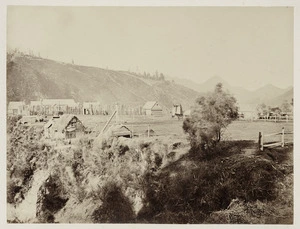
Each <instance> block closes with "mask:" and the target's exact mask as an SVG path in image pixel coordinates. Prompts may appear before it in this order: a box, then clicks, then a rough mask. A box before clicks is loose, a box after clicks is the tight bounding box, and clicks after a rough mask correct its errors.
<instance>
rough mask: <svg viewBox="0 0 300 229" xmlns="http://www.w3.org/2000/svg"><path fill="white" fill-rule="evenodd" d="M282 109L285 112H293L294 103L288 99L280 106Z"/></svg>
mask: <svg viewBox="0 0 300 229" xmlns="http://www.w3.org/2000/svg"><path fill="white" fill-rule="evenodd" d="M280 109H281V110H282V111H283V112H291V111H292V109H293V108H292V105H291V104H290V103H289V102H288V101H287V100H285V101H284V102H283V103H282V104H281V106H280Z"/></svg>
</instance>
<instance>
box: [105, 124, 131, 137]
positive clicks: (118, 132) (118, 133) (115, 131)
mask: <svg viewBox="0 0 300 229" xmlns="http://www.w3.org/2000/svg"><path fill="white" fill-rule="evenodd" d="M108 132H110V133H111V136H113V137H125V138H131V137H132V131H131V130H130V129H129V128H128V127H127V126H125V125H113V126H111V127H110V128H109V129H108Z"/></svg>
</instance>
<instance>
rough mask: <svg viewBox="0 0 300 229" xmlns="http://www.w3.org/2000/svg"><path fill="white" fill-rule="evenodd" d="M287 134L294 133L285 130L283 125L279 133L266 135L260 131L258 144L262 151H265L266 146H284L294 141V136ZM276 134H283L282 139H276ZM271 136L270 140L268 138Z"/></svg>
mask: <svg viewBox="0 0 300 229" xmlns="http://www.w3.org/2000/svg"><path fill="white" fill-rule="evenodd" d="M287 135H290V136H291V135H293V132H285V130H284V127H282V130H281V132H279V133H272V134H266V135H264V133H263V132H259V133H258V145H259V149H260V151H263V150H264V148H273V147H278V146H281V147H284V146H285V145H287V144H291V143H293V138H292V139H290V138H287ZM274 136H275V137H276V136H281V137H280V140H277V141H276V140H274ZM270 137H272V138H273V139H272V141H270ZM267 138H269V141H267V140H266V139H267Z"/></svg>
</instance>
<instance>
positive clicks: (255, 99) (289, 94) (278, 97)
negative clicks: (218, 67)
mask: <svg viewBox="0 0 300 229" xmlns="http://www.w3.org/2000/svg"><path fill="white" fill-rule="evenodd" d="M169 79H170V80H174V81H175V82H176V83H179V84H181V85H183V86H185V87H188V88H190V89H193V90H195V91H197V92H199V93H205V92H208V91H212V90H213V89H214V87H215V85H216V84H217V83H222V84H223V86H224V88H225V89H227V90H228V91H229V92H230V93H232V94H233V95H234V96H235V97H236V98H237V101H238V103H239V104H247V105H257V104H259V103H265V104H268V105H270V106H280V105H281V104H282V103H283V102H284V101H285V100H287V101H291V99H292V98H293V87H288V88H285V89H282V88H278V87H275V86H274V85H272V84H267V85H264V86H262V87H260V88H258V89H256V90H254V91H250V90H247V89H245V88H243V87H237V86H232V85H230V84H229V83H228V82H227V81H225V80H224V79H223V78H221V77H220V76H213V77H211V78H210V79H208V80H207V81H205V82H204V83H202V84H198V83H195V82H193V81H191V80H184V79H179V78H170V77H169Z"/></svg>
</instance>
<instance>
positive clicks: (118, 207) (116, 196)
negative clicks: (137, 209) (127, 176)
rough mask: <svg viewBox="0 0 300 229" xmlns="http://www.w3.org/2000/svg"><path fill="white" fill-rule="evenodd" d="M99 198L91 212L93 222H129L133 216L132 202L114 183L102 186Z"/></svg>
mask: <svg viewBox="0 0 300 229" xmlns="http://www.w3.org/2000/svg"><path fill="white" fill-rule="evenodd" d="M101 200H102V205H101V206H100V207H99V208H98V209H96V210H95V211H94V213H93V221H94V223H130V222H132V220H133V219H134V218H135V215H134V211H133V208H132V203H131V202H130V201H129V199H128V198H127V197H126V196H125V195H124V194H123V192H122V190H121V188H120V187H119V186H117V185H116V184H115V183H107V184H106V185H105V186H104V187H103V190H102V195H101Z"/></svg>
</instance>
